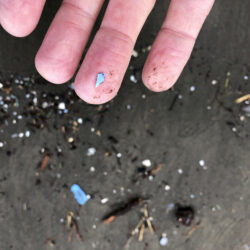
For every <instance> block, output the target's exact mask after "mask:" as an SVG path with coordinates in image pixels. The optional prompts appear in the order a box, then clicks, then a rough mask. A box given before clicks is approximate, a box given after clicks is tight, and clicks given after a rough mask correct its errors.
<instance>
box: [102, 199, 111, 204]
mask: <svg viewBox="0 0 250 250" xmlns="http://www.w3.org/2000/svg"><path fill="white" fill-rule="evenodd" d="M108 201H109V198H103V199H101V203H102V204H105V203H107V202H108Z"/></svg>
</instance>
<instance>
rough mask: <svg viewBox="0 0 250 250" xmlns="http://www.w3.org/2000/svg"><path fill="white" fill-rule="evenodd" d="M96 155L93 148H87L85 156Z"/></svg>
mask: <svg viewBox="0 0 250 250" xmlns="http://www.w3.org/2000/svg"><path fill="white" fill-rule="evenodd" d="M95 153H96V149H95V148H93V147H92V148H89V149H88V152H87V156H92V155H94V154H95Z"/></svg>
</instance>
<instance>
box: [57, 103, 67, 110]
mask: <svg viewBox="0 0 250 250" xmlns="http://www.w3.org/2000/svg"><path fill="white" fill-rule="evenodd" d="M65 108H66V105H65V103H64V102H60V103H59V104H58V109H61V110H64V109H65Z"/></svg>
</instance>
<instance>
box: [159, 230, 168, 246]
mask: <svg viewBox="0 0 250 250" xmlns="http://www.w3.org/2000/svg"><path fill="white" fill-rule="evenodd" d="M167 244H168V238H167V234H165V233H163V234H162V236H161V239H160V245H161V246H162V247H165V246H166V245H167Z"/></svg>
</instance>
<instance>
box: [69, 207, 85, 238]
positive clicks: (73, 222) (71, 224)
mask: <svg viewBox="0 0 250 250" xmlns="http://www.w3.org/2000/svg"><path fill="white" fill-rule="evenodd" d="M67 228H68V232H69V233H68V242H72V236H73V231H75V233H76V237H77V238H78V239H79V240H80V241H83V238H82V236H81V234H80V232H79V228H78V224H77V221H76V219H75V217H74V213H73V212H71V211H70V212H68V214H67Z"/></svg>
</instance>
